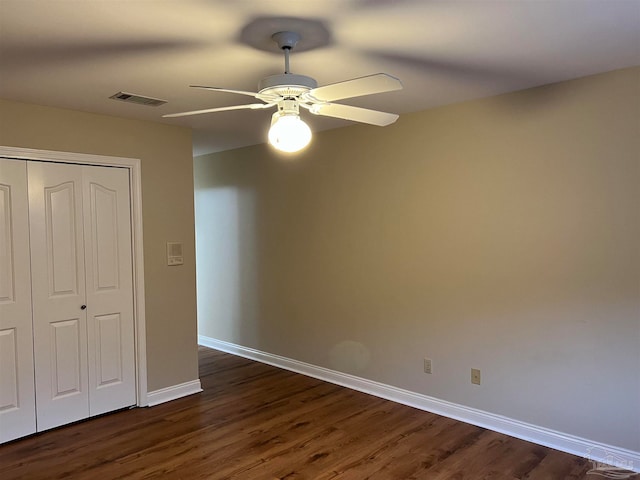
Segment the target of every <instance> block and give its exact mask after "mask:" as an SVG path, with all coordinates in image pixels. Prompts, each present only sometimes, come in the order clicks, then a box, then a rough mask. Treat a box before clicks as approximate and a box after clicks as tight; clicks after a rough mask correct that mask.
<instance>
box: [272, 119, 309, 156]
mask: <svg viewBox="0 0 640 480" xmlns="http://www.w3.org/2000/svg"><path fill="white" fill-rule="evenodd" d="M309 142H311V129H310V128H309V125H307V124H306V123H305V122H303V121H302V119H301V118H300V115H298V114H289V113H281V112H276V113H274V114H273V116H272V117H271V128H270V129H269V143H270V144H271V145H273V147H274V148H276V149H277V150H280V151H281V152H287V153H294V152H299V151H300V150H302V149H303V148H304V147H306V146H307V145H309Z"/></svg>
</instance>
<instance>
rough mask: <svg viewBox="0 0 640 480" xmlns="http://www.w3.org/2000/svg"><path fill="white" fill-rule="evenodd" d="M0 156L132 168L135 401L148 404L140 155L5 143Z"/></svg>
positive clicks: (130, 173)
mask: <svg viewBox="0 0 640 480" xmlns="http://www.w3.org/2000/svg"><path fill="white" fill-rule="evenodd" d="M0 157H6V158H12V159H18V160H40V161H47V162H54V163H76V164H81V165H98V166H106V167H123V168H127V169H128V170H129V179H130V194H131V237H132V254H133V258H132V260H133V304H134V306H133V315H134V325H135V335H136V338H135V346H136V393H137V395H136V397H137V402H136V404H137V405H138V406H139V407H146V406H147V405H148V400H147V343H146V328H145V315H144V255H143V248H142V247H143V245H142V183H141V170H140V160H139V159H137V158H124V157H108V156H104V155H92V154H88V153H69V152H56V151H50V150H35V149H31V148H19V147H4V146H1V145H0Z"/></svg>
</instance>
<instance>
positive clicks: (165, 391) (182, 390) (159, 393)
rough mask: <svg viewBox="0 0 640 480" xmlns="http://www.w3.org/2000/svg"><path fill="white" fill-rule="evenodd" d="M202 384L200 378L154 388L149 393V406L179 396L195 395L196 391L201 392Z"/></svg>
mask: <svg viewBox="0 0 640 480" xmlns="http://www.w3.org/2000/svg"><path fill="white" fill-rule="evenodd" d="M201 391H202V386H201V385H200V380H199V379H198V380H192V381H191V382H185V383H180V384H178V385H172V386H171V387H166V388H161V389H160V390H154V391H153V392H149V393H147V406H149V407H153V406H155V405H160V404H161V403H165V402H170V401H171V400H176V399H178V398H182V397H186V396H187V395H193V394H194V393H200V392H201Z"/></svg>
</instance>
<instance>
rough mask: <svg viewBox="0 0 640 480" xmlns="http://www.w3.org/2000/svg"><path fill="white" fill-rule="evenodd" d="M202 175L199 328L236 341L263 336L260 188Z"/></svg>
mask: <svg viewBox="0 0 640 480" xmlns="http://www.w3.org/2000/svg"><path fill="white" fill-rule="evenodd" d="M215 178H217V177H216V176H215V175H213V178H210V179H209V182H208V183H207V185H206V186H205V187H202V185H198V180H197V179H196V189H195V197H196V198H195V203H196V252H197V258H198V265H197V274H196V277H197V289H198V298H200V299H201V300H204V299H206V300H204V301H199V302H198V319H201V320H206V319H218V320H219V321H217V322H216V324H215V332H212V331H210V329H209V327H210V322H208V321H203V322H199V325H198V333H199V334H201V335H206V336H211V337H215V338H221V339H227V340H228V341H230V342H238V343H240V342H241V341H246V339H247V338H259V332H258V331H257V329H258V327H259V325H260V323H259V322H258V321H257V320H258V319H257V312H258V310H259V307H260V306H259V304H258V301H259V292H258V285H257V282H256V278H257V275H258V265H257V261H256V246H255V244H256V241H255V238H256V237H255V217H256V215H255V209H256V201H255V192H254V191H252V190H251V189H250V188H244V187H242V186H239V185H225V184H224V182H220V183H217V182H216V181H215Z"/></svg>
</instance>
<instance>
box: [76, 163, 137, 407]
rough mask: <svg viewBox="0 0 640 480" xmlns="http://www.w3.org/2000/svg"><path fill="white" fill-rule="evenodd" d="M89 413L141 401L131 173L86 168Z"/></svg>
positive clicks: (84, 173)
mask: <svg viewBox="0 0 640 480" xmlns="http://www.w3.org/2000/svg"><path fill="white" fill-rule="evenodd" d="M83 182H84V184H83V194H84V204H85V210H84V229H85V258H86V259H87V265H86V278H87V312H88V320H87V322H88V323H87V328H88V338H89V345H90V346H91V348H89V388H90V394H89V395H90V399H91V400H90V414H91V415H99V414H101V413H105V412H108V411H112V410H115V409H118V408H123V407H127V406H129V405H134V404H135V402H136V388H135V384H136V379H135V348H134V323H133V282H132V279H133V269H132V257H131V221H130V218H131V217H130V194H129V173H128V171H127V170H124V169H121V168H107V167H83Z"/></svg>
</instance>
